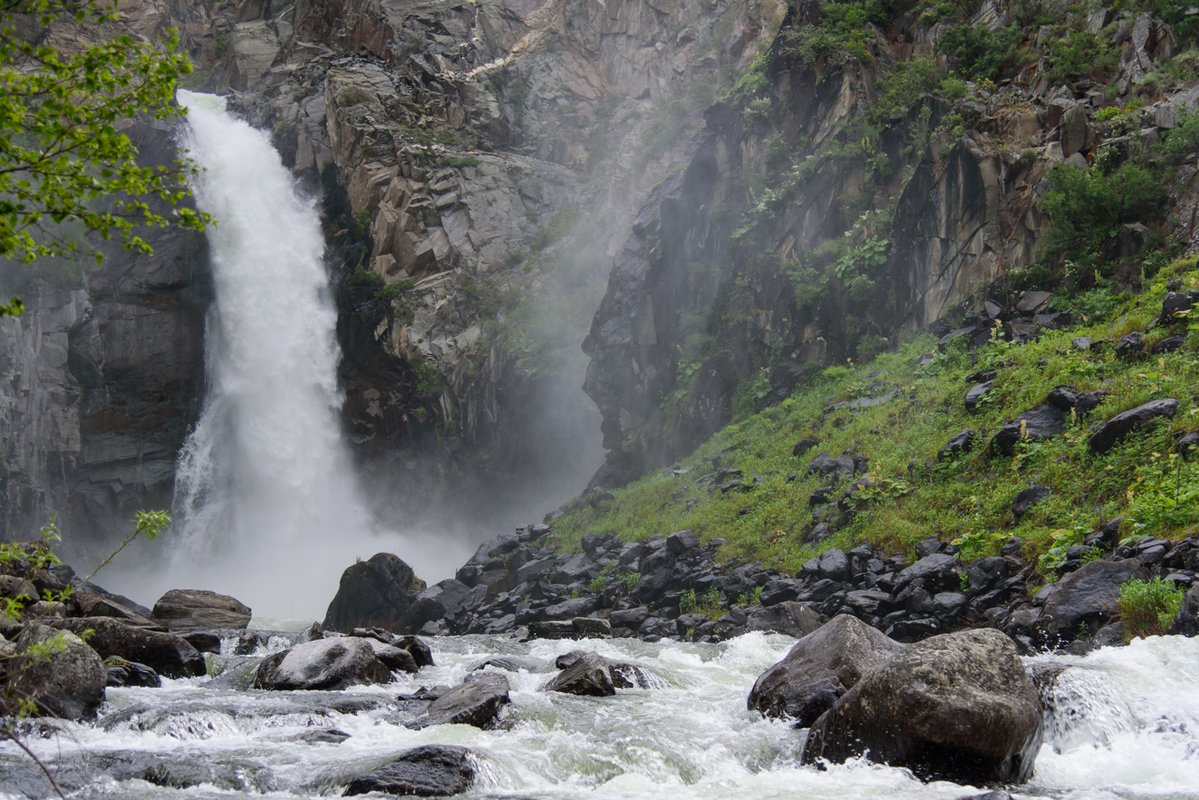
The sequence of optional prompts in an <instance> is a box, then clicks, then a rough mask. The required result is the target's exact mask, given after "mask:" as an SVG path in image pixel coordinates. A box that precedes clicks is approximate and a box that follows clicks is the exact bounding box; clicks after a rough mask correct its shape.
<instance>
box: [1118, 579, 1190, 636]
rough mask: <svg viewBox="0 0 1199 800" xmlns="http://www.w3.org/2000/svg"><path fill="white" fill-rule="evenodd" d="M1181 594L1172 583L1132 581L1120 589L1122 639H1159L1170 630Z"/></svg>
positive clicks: (1155, 580) (1178, 606)
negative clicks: (1149, 637)
mask: <svg viewBox="0 0 1199 800" xmlns="http://www.w3.org/2000/svg"><path fill="white" fill-rule="evenodd" d="M1183 594H1184V592H1183V591H1182V589H1179V588H1177V587H1175V586H1174V583H1173V582H1172V581H1167V580H1165V579H1164V578H1154V579H1153V580H1151V581H1142V580H1131V581H1129V582H1128V583H1126V584H1124V585H1123V586H1121V587H1120V618H1121V619H1122V620H1124V639H1125V640H1126V641H1128V640H1131V639H1134V638H1136V637H1138V636H1160V635H1161V634H1164V633H1165V632H1166V631H1167V630H1169V629H1170V625H1171V623H1173V622H1174V617H1175V616H1177V614H1178V609H1179V608H1180V607H1181V606H1182V598H1183Z"/></svg>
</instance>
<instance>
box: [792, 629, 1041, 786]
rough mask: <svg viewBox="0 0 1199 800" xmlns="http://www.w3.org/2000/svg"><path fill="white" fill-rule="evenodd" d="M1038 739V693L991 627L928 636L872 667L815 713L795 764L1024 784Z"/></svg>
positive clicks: (1007, 643) (1009, 647)
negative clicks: (859, 765) (861, 766)
mask: <svg viewBox="0 0 1199 800" xmlns="http://www.w3.org/2000/svg"><path fill="white" fill-rule="evenodd" d="M1040 743H1041V711H1040V702H1039V700H1038V697H1037V691H1036V688H1035V687H1034V686H1033V682H1032V679H1031V678H1029V676H1028V673H1027V672H1026V671H1025V669H1024V665H1023V664H1022V663H1021V661H1020V657H1019V654H1018V653H1017V652H1016V647H1015V645H1014V644H1013V643H1012V641H1011V640H1010V639H1009V638H1008V637H1007V636H1005V635H1004V634H1002V633H1000V632H999V631H997V630H994V629H990V628H987V629H980V630H970V631H959V632H957V633H949V634H943V635H941V636H933V637H931V638H928V639H925V640H924V641H922V642H918V643H916V644H913V645H911V646H909V647H908V648H907V649H906V650H904V651H903V652H901V653H898V654H896V655H895V656H893V657H892V658H891V659H889V660H888V661H886V662H885V663H883V664H881V665H879V666H877V667H875V668H874V669H871V670H870V671H869V672H868V673H867V674H866V675H864V676H863V677H862V679H861V680H860V681H859V682H858V683H857V684H856V685H855V686H854V687H853V688H852V689H850V690H849V692H847V693H846V694H845V696H844V697H842V698H841V699H840V700H838V701H837V703H836V705H835V706H833V707H832V708H831V709H829V710H828V711H827V712H825V713H824V714H823V715H821V717H820V719H818V720H817V721H816V722H815V724H813V726H812V730H811V732H810V733H809V735H808V739H807V741H806V742H805V744H804V750H803V756H802V760H803V761H804V762H805V763H812V762H814V761H816V760H817V759H821V758H824V759H828V760H830V761H835V762H840V761H844V760H846V759H847V758H851V757H855V756H861V755H863V754H866V755H868V757H869V758H870V759H872V760H874V761H879V762H882V763H885V764H890V765H891V766H894V767H903V768H906V769H909V770H911V771H912V772H913V773H914V774H916V775H917V776H918V777H920V778H921V779H922V780H949V781H954V782H955V783H964V784H972V785H975V786H981V785H985V784H988V783H996V782H1001V783H1022V782H1024V781H1025V780H1027V779H1028V777H1029V776H1030V775H1031V774H1032V767H1033V759H1034V758H1035V757H1036V752H1037V748H1038V747H1039V746H1040Z"/></svg>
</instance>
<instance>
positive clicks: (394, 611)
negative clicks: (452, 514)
mask: <svg viewBox="0 0 1199 800" xmlns="http://www.w3.org/2000/svg"><path fill="white" fill-rule="evenodd" d="M424 589H425V582H424V581H422V580H421V579H420V578H418V577H416V573H414V572H413V571H412V567H410V566H408V564H407V563H405V562H404V560H403V559H401V558H400V557H399V556H396V555H393V554H392V553H376V554H375V555H373V556H371V557H370V558H369V559H368V560H366V561H359V562H358V563H356V564H353V565H351V566H349V567H347V568H346V570H345V572H343V573H342V574H341V583H340V584H339V585H338V587H337V594H336V595H334V597H333V600H332V602H330V603H329V608H328V610H327V611H326V612H325V621H324V626H325V628H327V629H329V630H334V631H343V632H348V631H352V630H353V629H354V628H383V629H384V630H388V631H396V632H401V631H405V630H406V629H407V627H408V625H409V623H410V621H411V617H412V611H413V604H414V603H415V601H416V597H417V595H418V594H420V593H421V592H422V591H424Z"/></svg>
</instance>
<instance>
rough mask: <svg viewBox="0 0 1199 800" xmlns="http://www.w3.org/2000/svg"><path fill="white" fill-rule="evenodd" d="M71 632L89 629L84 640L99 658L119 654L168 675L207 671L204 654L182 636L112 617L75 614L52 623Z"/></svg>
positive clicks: (174, 675) (164, 675) (178, 675)
mask: <svg viewBox="0 0 1199 800" xmlns="http://www.w3.org/2000/svg"><path fill="white" fill-rule="evenodd" d="M54 626H55V627H57V628H63V629H66V630H69V631H71V632H73V633H76V634H78V633H81V632H82V631H84V630H88V629H90V630H91V631H92V635H91V637H90V638H89V639H88V640H87V642H88V645H90V646H91V647H92V649H94V650H95V651H96V652H97V653H99V654H100V657H101V658H108V657H109V656H120V657H121V658H124V659H126V660H128V661H133V662H137V663H139V664H145V665H146V666H148V667H150V668H151V669H153V670H154V671H155V672H157V673H158V674H159V675H162V676H163V677H167V678H194V677H198V676H200V675H204V674H205V672H207V665H206V664H205V661H204V656H203V655H201V654H200V651H199V650H197V649H196V648H195V647H193V646H192V645H191V643H189V642H188V641H187V640H186V639H184V638H183V637H182V636H178V635H177V634H173V633H163V632H161V631H151V630H147V629H145V628H138V627H134V626H133V625H128V624H126V623H125V622H123V621H121V620H117V619H112V618H111V617H78V618H68V619H64V620H59V621H56V622H55V623H54Z"/></svg>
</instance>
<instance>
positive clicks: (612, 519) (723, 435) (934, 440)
mask: <svg viewBox="0 0 1199 800" xmlns="http://www.w3.org/2000/svg"><path fill="white" fill-rule="evenodd" d="M1170 277H1180V278H1182V279H1183V281H1184V285H1185V287H1186V288H1199V269H1196V263H1195V261H1194V260H1190V261H1180V262H1175V263H1174V264H1172V265H1170V266H1169V267H1166V268H1164V269H1163V270H1162V271H1161V272H1160V273H1159V274H1158V275H1157V276H1156V278H1155V279H1154V281H1153V282H1152V283H1151V284H1150V285H1149V286H1148V288H1147V290H1146V292H1145V293H1144V294H1142V295H1140V296H1135V297H1132V298H1128V299H1125V300H1123V301H1121V302H1119V304H1118V307H1117V308H1116V309H1115V310H1114V311H1113V312H1112V313H1111V314H1108V315H1096V316H1091V317H1090V318H1089V319H1090V321H1089V322H1088V323H1087V324H1083V325H1079V326H1076V327H1073V328H1070V329H1066V330H1060V331H1049V332H1046V333H1045V334H1044V335H1043V336H1042V337H1041V338H1039V339H1038V340H1036V341H1033V342H1030V343H1025V344H1013V343H1009V342H1006V341H1003V340H1001V339H994V340H993V341H992V342H991V343H990V344H988V345H985V346H983V347H982V348H980V349H979V350H977V351H974V352H968V351H967V350H966V349H965V348H964V347H957V348H950V349H949V350H948V351H946V352H941V353H937V347H936V342H935V340H934V339H933V338H932V337H931V336H927V335H925V336H919V337H917V338H914V339H912V340H911V341H908V342H907V343H905V344H904V345H902V346H901V347H900V348H899V350H898V351H897V352H894V353H886V354H883V355H880V356H878V357H877V358H875V359H874V360H872V361H870V362H867V363H862V364H850V365H846V366H834V367H830V368H827V369H825V370H824V372H823V373H822V374H820V375H819V376H818V377H817V378H816V379H814V380H813V381H811V382H810V383H808V384H807V385H805V386H803V387H801V388H800V389H799V390H797V391H796V392H795V393H793V394H792V395H791V396H790V397H788V398H786V399H785V400H783V401H782V402H780V403H778V404H777V405H774V406H772V407H770V408H767V409H765V410H763V411H761V412H759V413H757V414H753V415H751V416H748V417H747V418H745V419H743V420H741V421H739V422H736V423H735V424H731V425H729V426H727V427H726V428H724V429H723V430H721V431H720V432H719V433H717V434H716V435H715V436H713V437H712V438H711V439H710V440H709V441H707V442H706V443H704V444H703V445H702V446H700V447H699V448H698V449H697V450H696V451H695V452H694V453H692V454H691V455H690V456H689V457H687V458H685V459H683V460H682V461H681V462H680V463H679V464H677V465H675V469H673V470H668V471H665V472H659V473H654V474H651V475H648V476H646V477H644V478H643V479H641V480H639V481H637V482H636V483H633V484H631V485H629V486H626V487H624V488H622V489H619V490H616V491H614V492H613V495H614V496H615V502H614V503H613V504H611V506H610V508H608V509H607V510H604V511H600V510H597V509H594V508H591V507H589V506H588V507H583V508H580V509H577V510H574V511H572V512H570V513H568V514H566V515H564V516H563V517H562V518H560V519H559V520H558V521H557V522H556V523H555V534H554V535H555V537H556V540H557V542H558V543H559V545H560V546H562V547H567V548H575V547H577V546H578V543H579V541H580V539H581V537H582V536H583V535H585V534H615V535H618V536H620V537H621V538H623V539H626V540H636V539H645V538H648V537H652V536H661V535H667V534H670V533H672V532H674V531H677V530H682V529H691V530H693V531H695V532H696V534H698V535H699V536H700V538H701V540H704V541H708V540H711V539H714V538H722V539H725V540H726V541H725V543H724V544H723V546H722V548H721V551H720V553H721V556H722V557H723V558H724V559H727V560H742V559H744V560H757V561H761V562H763V563H765V564H767V565H771V566H775V567H778V568H781V569H785V570H796V569H798V568H799V567H800V566H801V565H802V564H803V563H804V562H805V561H806V560H808V559H809V558H811V557H813V556H815V555H817V554H818V553H819V552H822V551H823V550H826V549H828V548H830V547H834V546H837V547H843V548H848V547H852V546H853V545H854V544H855V543H858V542H871V543H874V544H877V545H880V546H882V547H883V548H884V549H885V550H887V551H890V552H902V553H906V554H908V555H911V554H912V553H913V552H914V545H915V543H916V542H918V541H920V540H922V539H924V538H927V537H929V536H934V537H937V538H939V539H942V540H945V541H953V542H956V543H957V544H958V545H959V546H960V547H961V549H962V555H963V557H964V558H967V559H973V558H977V557H980V556H984V555H990V554H993V553H995V552H997V551H998V549H999V548H1000V547H1001V546H1002V545H1003V544H1004V543H1005V542H1007V541H1008V540H1009V539H1010V537H1012V536H1019V537H1021V538H1022V539H1023V540H1024V542H1025V555H1026V557H1028V558H1030V559H1031V560H1033V561H1039V562H1040V563H1041V566H1042V569H1043V571H1044V572H1045V577H1046V579H1047V580H1052V579H1053V577H1054V575H1053V568H1054V566H1055V565H1056V564H1057V563H1060V558H1059V556H1060V555H1061V554H1062V553H1063V552H1064V550H1065V549H1066V547H1068V546H1069V545H1070V544H1072V543H1078V542H1080V541H1081V538H1082V537H1083V536H1084V535H1085V533H1086V532H1089V531H1090V530H1093V529H1095V528H1097V527H1098V526H1100V525H1101V524H1102V523H1105V522H1106V521H1108V520H1111V519H1114V518H1116V517H1123V518H1124V522H1123V525H1122V528H1121V531H1122V533H1123V534H1124V535H1126V536H1147V535H1152V536H1160V537H1163V538H1179V537H1181V536H1184V535H1187V534H1188V533H1193V532H1195V531H1196V528H1197V526H1199V488H1196V487H1197V486H1199V465H1197V464H1194V463H1191V462H1186V461H1183V460H1182V459H1181V458H1179V457H1178V456H1176V455H1173V454H1172V447H1173V442H1174V437H1175V435H1176V434H1177V433H1181V432H1183V431H1187V430H1193V429H1195V428H1196V427H1199V421H1197V420H1196V418H1195V415H1196V413H1199V405H1197V403H1196V391H1197V390H1196V387H1199V325H1196V324H1195V323H1191V324H1190V326H1189V333H1188V337H1187V339H1186V343H1185V345H1184V346H1183V347H1182V348H1181V349H1180V350H1177V351H1175V352H1172V353H1169V354H1165V355H1160V356H1157V355H1146V356H1145V357H1144V358H1142V359H1140V360H1136V361H1132V362H1129V361H1125V360H1122V359H1120V358H1119V357H1118V356H1117V355H1116V354H1115V353H1114V352H1113V348H1112V347H1105V348H1100V349H1098V350H1097V351H1096V350H1090V351H1083V350H1079V349H1076V348H1074V347H1072V346H1071V342H1072V340H1073V339H1074V338H1075V337H1080V336H1086V337H1090V338H1091V339H1092V340H1094V341H1101V340H1106V341H1109V342H1113V341H1114V340H1115V339H1117V338H1119V337H1120V336H1122V335H1123V334H1125V333H1127V332H1129V331H1132V330H1137V331H1146V341H1147V342H1148V345H1149V346H1152V344H1153V343H1154V342H1155V341H1157V340H1159V339H1161V338H1164V337H1165V336H1166V335H1168V334H1169V333H1172V332H1178V331H1184V332H1187V331H1188V324H1187V322H1186V321H1185V320H1183V321H1181V322H1179V323H1176V324H1175V325H1174V326H1172V327H1171V329H1170V330H1166V329H1165V328H1164V327H1157V328H1152V329H1150V325H1151V324H1152V323H1153V322H1154V320H1155V319H1156V317H1157V316H1158V314H1159V312H1160V308H1161V299H1162V297H1163V296H1164V295H1165V292H1166V289H1165V281H1166V280H1167V279H1168V278H1170ZM1146 352H1148V348H1147V350H1146ZM930 354H935V356H934V357H933V358H932V359H931V361H929V360H928V356H929V355H930ZM983 368H990V369H994V370H995V371H996V372H997V375H996V378H995V381H994V387H993V389H992V391H991V393H990V395H989V396H988V398H987V402H985V403H983V404H982V405H981V406H980V407H979V408H978V410H977V411H976V412H975V413H974V414H970V413H968V412H967V411H966V410H965V407H964V405H963V402H962V401H963V397H964V395H965V393H966V390H967V389H968V388H969V387H970V383H969V382H968V381H967V380H966V376H967V375H969V374H971V373H973V372H975V371H977V370H979V369H983ZM1058 385H1069V386H1071V387H1073V388H1074V389H1077V390H1079V391H1087V390H1093V389H1103V390H1105V391H1107V392H1108V393H1109V394H1108V395H1107V396H1106V397H1105V398H1104V400H1103V402H1102V403H1101V404H1100V405H1099V407H1098V408H1097V409H1096V410H1095V411H1093V412H1092V413H1091V414H1090V415H1089V416H1087V417H1085V418H1076V419H1073V420H1070V422H1069V424H1068V426H1067V430H1066V431H1065V433H1064V435H1062V436H1059V437H1057V438H1054V439H1050V440H1046V441H1040V442H1033V441H1028V442H1024V443H1021V444H1020V445H1019V446H1018V447H1017V449H1016V453H1015V454H1014V455H1013V456H1011V457H1005V456H997V455H992V454H991V453H990V452H989V451H988V449H987V447H986V443H987V442H988V441H989V440H990V438H991V436H992V435H994V433H995V432H996V431H997V430H998V428H999V427H1000V426H1002V425H1003V424H1004V423H1006V422H1009V421H1011V420H1013V419H1014V418H1015V417H1016V416H1017V415H1019V414H1020V413H1021V412H1023V411H1026V410H1029V409H1031V408H1033V407H1035V406H1037V405H1039V404H1041V403H1042V402H1043V401H1044V400H1045V397H1046V396H1047V395H1048V393H1049V392H1050V390H1051V389H1052V388H1053V387H1054V386H1058ZM888 393H894V397H893V398H892V399H890V400H888V401H887V402H884V403H881V404H879V405H874V406H871V407H867V408H859V409H852V408H846V407H845V406H844V405H840V406H839V405H837V404H838V403H841V402H842V401H848V400H853V399H857V398H863V397H880V396H884V395H886V394H888ZM1161 397H1174V398H1176V399H1177V400H1178V401H1179V411H1178V414H1177V415H1176V417H1175V418H1174V419H1173V420H1172V421H1164V422H1159V423H1157V424H1156V425H1153V426H1151V427H1149V428H1148V429H1146V430H1144V431H1142V432H1140V433H1138V434H1135V435H1132V436H1129V437H1128V438H1127V439H1126V440H1124V441H1123V442H1122V443H1121V444H1120V445H1118V446H1117V447H1116V448H1115V449H1113V450H1112V451H1110V452H1108V453H1106V454H1104V455H1095V454H1092V453H1091V452H1090V450H1089V448H1088V445H1087V440H1088V437H1089V435H1090V433H1091V430H1090V428H1091V426H1092V425H1093V424H1094V423H1095V422H1097V421H1102V420H1104V419H1106V418H1108V417H1110V416H1112V415H1114V414H1116V413H1118V412H1120V411H1123V410H1126V409H1128V408H1132V407H1134V406H1137V405H1139V404H1141V403H1144V402H1146V401H1148V400H1152V399H1155V398H1161ZM966 428H973V429H976V430H977V431H979V434H980V436H979V445H978V446H976V448H975V449H974V450H973V451H971V452H968V453H966V454H963V455H961V456H959V457H957V458H956V459H954V460H952V461H950V462H947V463H938V462H937V451H938V450H939V449H940V448H941V447H942V446H943V445H944V444H945V443H946V442H947V441H948V440H949V439H950V437H952V436H953V435H954V434H956V433H958V432H959V431H961V430H964V429H966ZM804 438H815V439H818V440H819V442H820V444H819V445H818V446H817V447H815V448H814V449H812V450H811V451H810V452H808V453H806V454H804V455H803V456H801V457H798V458H797V457H795V456H794V455H792V448H793V446H794V444H795V443H796V442H797V441H799V440H800V439H804ZM822 451H823V452H827V453H829V454H831V455H834V456H837V455H840V454H842V453H851V454H858V455H863V456H866V457H868V458H869V460H870V466H869V471H870V477H871V478H872V479H873V480H874V481H875V482H876V484H877V485H879V486H881V487H883V488H882V490H878V491H874V492H873V494H872V495H871V496H870V497H869V502H865V503H861V504H859V507H858V508H857V509H856V513H854V515H853V516H852V518H851V519H850V520H849V521H848V523H847V524H845V525H844V526H843V527H841V528H840V529H839V530H838V531H837V532H836V533H835V534H834V535H833V536H832V537H831V538H829V539H827V540H825V541H823V542H820V543H817V544H809V543H806V542H805V538H806V534H807V533H808V532H809V531H810V530H811V528H812V526H813V524H814V523H815V521H816V520H815V519H814V517H813V513H812V510H811V509H810V508H809V505H808V498H809V496H810V495H811V493H812V492H813V491H814V490H816V489H817V488H818V487H820V486H822V485H825V484H827V483H828V480H827V479H825V478H821V477H818V476H813V475H808V474H807V472H806V466H807V464H808V463H809V462H810V460H811V459H812V458H813V457H814V456H815V455H816V454H817V453H819V452H822ZM720 469H725V470H728V469H736V470H740V471H741V474H742V477H741V481H742V485H741V486H740V487H736V488H732V489H729V490H727V491H722V489H721V484H722V483H724V484H727V483H728V480H727V479H719V478H717V477H713V478H711V479H707V480H704V479H703V478H704V476H706V475H709V474H711V473H715V472H716V471H717V470H720ZM683 472H685V474H679V473H683ZM726 475H727V473H726ZM1033 483H1042V484H1046V485H1048V486H1049V487H1050V488H1051V490H1052V494H1051V495H1050V496H1049V497H1048V498H1047V499H1045V500H1044V501H1042V502H1041V503H1040V504H1038V505H1036V506H1035V507H1034V508H1033V509H1032V511H1030V512H1029V513H1027V514H1026V515H1025V516H1024V517H1022V518H1021V519H1019V520H1017V519H1016V518H1015V515H1014V514H1013V513H1012V511H1011V504H1012V500H1013V498H1014V497H1015V496H1016V494H1017V493H1018V492H1019V491H1021V490H1022V489H1024V488H1027V487H1028V486H1029V485H1031V484H1033ZM846 485H847V482H843V483H842V484H840V485H838V486H837V489H836V496H839V495H840V493H841V491H842V490H843V489H844V488H845V486H846ZM887 487H902V491H886V488H887Z"/></svg>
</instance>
